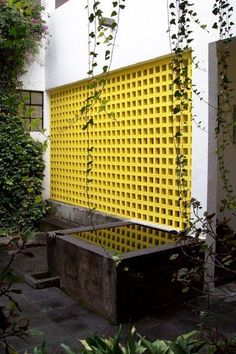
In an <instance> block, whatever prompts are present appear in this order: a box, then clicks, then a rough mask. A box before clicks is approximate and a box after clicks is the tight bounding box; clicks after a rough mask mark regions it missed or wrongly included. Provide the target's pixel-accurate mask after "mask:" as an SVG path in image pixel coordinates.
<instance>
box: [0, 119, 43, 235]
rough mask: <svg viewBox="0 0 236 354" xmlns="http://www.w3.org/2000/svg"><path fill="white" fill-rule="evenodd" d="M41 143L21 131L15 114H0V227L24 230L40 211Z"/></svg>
mask: <svg viewBox="0 0 236 354" xmlns="http://www.w3.org/2000/svg"><path fill="white" fill-rule="evenodd" d="M44 147H45V146H44V144H42V143H39V142H36V141H34V140H33V139H32V138H31V137H30V135H29V134H27V133H25V132H24V130H23V127H22V124H21V121H20V118H19V117H18V116H11V115H7V114H4V113H1V114H0V175H1V178H0V228H1V229H10V230H11V231H19V230H21V231H22V230H27V229H29V228H32V226H34V225H35V223H36V222H37V220H39V219H40V218H41V217H42V216H43V214H44V209H45V206H44V202H43V200H42V197H41V192H42V178H43V170H44V162H43V157H42V154H43V151H44Z"/></svg>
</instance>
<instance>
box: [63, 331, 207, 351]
mask: <svg viewBox="0 0 236 354" xmlns="http://www.w3.org/2000/svg"><path fill="white" fill-rule="evenodd" d="M198 335H199V332H198V331H192V332H190V333H187V334H183V335H181V336H179V337H178V338H177V339H175V340H172V341H168V340H161V339H157V340H155V341H154V342H150V341H148V340H147V339H145V338H144V337H142V336H140V335H138V334H136V330H135V328H132V329H131V330H130V331H129V333H128V336H127V341H126V344H125V345H123V344H122V343H121V327H120V328H119V329H118V331H117V332H116V334H115V336H114V338H103V337H99V336H92V337H89V338H87V339H85V340H81V343H82V345H83V347H84V348H83V349H82V351H81V352H82V353H83V354H91V353H93V354H103V353H104V354H105V353H106V354H138V353H147V354H148V353H150V354H194V353H199V350H200V349H201V348H202V347H203V346H204V345H205V343H204V342H203V341H201V340H200V339H199V338H198ZM136 337H137V338H138V340H136V339H135V338H136ZM64 349H65V351H66V348H65V347H64ZM66 353H67V354H73V352H70V351H66Z"/></svg>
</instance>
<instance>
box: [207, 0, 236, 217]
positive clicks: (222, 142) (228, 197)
mask: <svg viewBox="0 0 236 354" xmlns="http://www.w3.org/2000/svg"><path fill="white" fill-rule="evenodd" d="M212 13H213V15H214V16H215V17H216V21H215V22H214V24H213V28H214V29H215V30H217V31H218V32H219V38H220V42H219V45H218V68H219V72H218V81H219V83H218V85H219V102H218V109H217V127H216V129H215V136H216V140H217V156H218V163H219V171H220V176H221V180H222V183H223V188H224V192H225V198H224V199H223V200H222V201H221V202H222V206H221V211H223V210H225V209H229V210H234V209H235V208H236V199H235V195H234V191H233V185H232V182H231V181H230V178H229V170H228V167H227V166H226V154H227V150H228V147H229V146H230V145H232V143H233V137H232V132H233V124H234V122H233V120H232V117H233V108H232V99H233V93H232V87H231V81H230V78H229V74H228V70H229V60H230V44H231V41H232V37H233V32H232V27H233V25H234V22H233V21H232V17H233V13H234V9H233V7H232V6H231V5H230V4H229V1H226V0H216V1H215V3H214V6H213V10H212Z"/></svg>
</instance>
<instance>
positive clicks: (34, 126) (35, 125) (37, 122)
mask: <svg viewBox="0 0 236 354" xmlns="http://www.w3.org/2000/svg"><path fill="white" fill-rule="evenodd" d="M42 129H43V127H42V120H41V119H39V118H34V119H31V122H30V131H32V132H37V131H39V130H42Z"/></svg>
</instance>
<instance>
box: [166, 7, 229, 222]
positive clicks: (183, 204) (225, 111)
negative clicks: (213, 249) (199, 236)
mask: <svg viewBox="0 0 236 354" xmlns="http://www.w3.org/2000/svg"><path fill="white" fill-rule="evenodd" d="M233 11H234V9H233V7H232V6H231V5H230V4H229V1H227V0H223V1H221V0H216V1H215V2H214V4H213V9H212V13H213V15H215V16H217V20H216V21H215V22H214V23H213V25H212V28H213V29H216V30H218V31H219V38H220V43H219V50H218V65H219V68H220V69H219V75H218V76H219V106H218V107H215V109H216V110H217V115H218V118H217V128H216V131H215V133H216V140H217V144H218V147H217V156H218V161H219V170H220V174H221V178H222V181H223V187H224V190H225V199H224V200H223V208H222V210H223V209H224V208H229V209H231V210H232V209H235V197H234V195H233V186H232V183H231V182H230V179H229V171H228V169H227V167H226V162H225V160H226V159H225V157H226V152H227V147H228V146H229V145H230V144H231V143H232V133H231V132H232V118H231V117H232V107H231V100H232V92H231V91H232V90H231V88H230V79H229V76H228V61H229V56H230V53H229V45H230V43H231V39H232V26H233V25H234V23H233V21H232V16H233ZM168 13H169V26H170V28H169V33H170V45H171V51H172V53H173V61H172V71H173V87H172V90H173V94H172V96H173V117H174V118H173V120H174V124H173V139H174V145H175V150H176V166H177V167H176V173H177V177H178V187H179V205H180V213H181V215H182V217H183V218H184V220H185V226H187V225H188V224H189V220H190V219H189V209H188V206H189V205H191V203H189V202H190V191H189V189H188V188H187V181H186V178H185V177H186V170H185V165H186V164H187V162H188V161H187V158H186V156H185V154H184V153H183V144H182V142H183V139H182V137H183V134H182V128H183V125H184V124H185V121H186V117H187V114H186V113H187V111H191V110H192V96H191V94H192V92H193V93H194V94H196V95H197V96H198V97H199V99H200V100H203V98H202V97H201V92H200V90H199V88H196V87H195V86H194V85H193V83H192V80H191V73H190V64H193V65H194V66H195V67H196V68H198V61H197V58H196V57H195V56H194V52H193V49H192V44H193V41H194V31H193V27H192V23H193V22H194V23H195V24H197V25H198V26H200V27H201V29H202V30H206V31H208V32H209V29H208V27H207V25H205V24H202V23H201V21H200V19H199V18H198V14H197V12H196V11H195V10H194V4H193V3H190V2H189V1H187V0H175V1H168ZM206 103H207V102H206ZM207 104H208V103H207ZM194 120H195V117H194ZM197 125H198V127H200V128H201V129H202V127H201V122H200V119H199V122H198V123H197ZM176 126H177V128H176ZM203 130H205V129H204V128H203ZM190 224H191V222H190Z"/></svg>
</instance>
